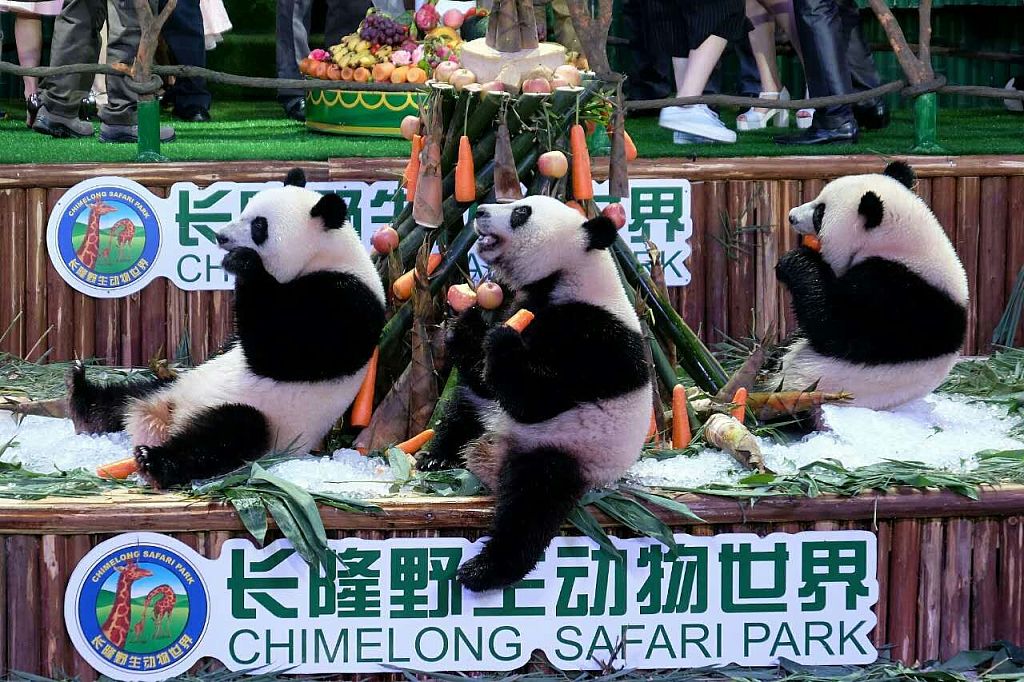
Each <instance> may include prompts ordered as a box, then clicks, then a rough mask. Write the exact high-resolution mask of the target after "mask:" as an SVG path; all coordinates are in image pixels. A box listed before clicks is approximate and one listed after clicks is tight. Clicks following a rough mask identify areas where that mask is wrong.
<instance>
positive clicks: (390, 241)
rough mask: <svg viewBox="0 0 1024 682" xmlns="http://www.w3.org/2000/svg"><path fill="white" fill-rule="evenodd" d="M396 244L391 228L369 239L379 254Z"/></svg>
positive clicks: (396, 234) (382, 230)
mask: <svg viewBox="0 0 1024 682" xmlns="http://www.w3.org/2000/svg"><path fill="white" fill-rule="evenodd" d="M417 120H418V119H417ZM398 242H399V237H398V231H397V230H395V228H393V227H382V228H380V229H379V230H377V231H376V232H374V233H373V236H372V237H370V243H371V244H373V250H374V251H376V252H377V253H380V254H389V253H391V252H392V251H394V250H395V249H397V248H398Z"/></svg>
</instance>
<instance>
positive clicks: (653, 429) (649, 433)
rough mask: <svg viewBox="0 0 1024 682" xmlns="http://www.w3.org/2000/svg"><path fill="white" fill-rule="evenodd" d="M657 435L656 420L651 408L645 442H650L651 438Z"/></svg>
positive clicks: (655, 437)
mask: <svg viewBox="0 0 1024 682" xmlns="http://www.w3.org/2000/svg"><path fill="white" fill-rule="evenodd" d="M657 437H658V420H657V419H655V418H654V410H651V424H650V426H648V427H647V440H646V441H644V442H645V443H650V442H651V441H652V440H655V439H657Z"/></svg>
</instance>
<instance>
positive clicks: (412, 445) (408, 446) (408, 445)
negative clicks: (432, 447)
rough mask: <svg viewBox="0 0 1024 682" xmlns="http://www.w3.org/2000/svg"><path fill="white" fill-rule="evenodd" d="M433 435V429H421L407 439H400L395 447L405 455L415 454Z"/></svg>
mask: <svg viewBox="0 0 1024 682" xmlns="http://www.w3.org/2000/svg"><path fill="white" fill-rule="evenodd" d="M433 437H434V429H427V430H426V431H422V432H420V433H418V434H416V435H415V436H413V437H412V438H410V439H409V440H407V441H402V442H401V443H399V444H398V445H396V446H395V447H396V448H398V449H399V450H401V451H402V452H404V453H405V454H407V455H415V454H416V453H417V452H419V451H420V448H422V447H423V446H424V445H426V444H427V441H429V440H430V439H431V438H433Z"/></svg>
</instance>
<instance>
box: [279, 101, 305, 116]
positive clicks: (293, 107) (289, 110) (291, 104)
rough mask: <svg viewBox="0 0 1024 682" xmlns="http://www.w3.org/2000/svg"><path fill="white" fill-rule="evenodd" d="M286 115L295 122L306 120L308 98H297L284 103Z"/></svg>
mask: <svg viewBox="0 0 1024 682" xmlns="http://www.w3.org/2000/svg"><path fill="white" fill-rule="evenodd" d="M283 106H284V114H285V116H287V117H288V118H290V119H293V120H295V121H302V122H304V121H305V120H306V98H305V97H296V98H294V99H290V100H288V101H287V102H284V103H283Z"/></svg>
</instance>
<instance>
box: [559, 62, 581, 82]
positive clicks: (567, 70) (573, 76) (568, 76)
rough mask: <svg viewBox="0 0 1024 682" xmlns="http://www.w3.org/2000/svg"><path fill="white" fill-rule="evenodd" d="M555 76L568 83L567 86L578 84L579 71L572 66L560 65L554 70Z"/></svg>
mask: <svg viewBox="0 0 1024 682" xmlns="http://www.w3.org/2000/svg"><path fill="white" fill-rule="evenodd" d="M555 76H556V77H558V78H564V79H565V80H567V81H569V85H579V84H580V70H579V69H577V68H576V67H575V66H573V65H572V64H562V65H561V66H559V67H558V68H557V69H555Z"/></svg>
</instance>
